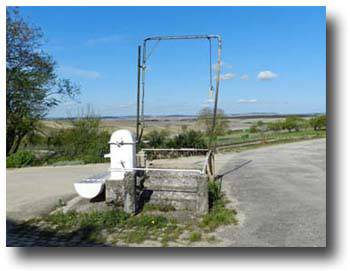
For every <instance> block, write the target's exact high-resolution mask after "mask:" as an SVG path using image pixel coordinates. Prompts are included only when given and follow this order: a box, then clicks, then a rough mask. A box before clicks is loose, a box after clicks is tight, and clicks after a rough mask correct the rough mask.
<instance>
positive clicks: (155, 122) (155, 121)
mask: <svg viewBox="0 0 350 271" xmlns="http://www.w3.org/2000/svg"><path fill="white" fill-rule="evenodd" d="M308 118H309V117H305V119H308ZM279 119H284V117H269V118H266V117H257V118H246V117H242V118H236V117H235V118H229V127H230V129H231V130H244V129H248V128H249V127H250V126H251V125H253V124H256V123H257V122H258V121H263V122H273V121H276V120H279ZM42 124H43V129H44V131H52V130H58V129H62V128H70V127H72V124H71V121H70V120H43V121H42ZM135 125H136V124H135V120H133V119H102V120H101V129H103V130H107V131H108V132H113V131H115V130H118V129H128V130H130V131H133V132H135V131H136V128H135ZM183 126H186V127H187V128H189V129H195V130H197V129H199V127H198V125H197V123H196V120H195V119H194V118H185V117H184V118H181V117H157V118H151V119H148V120H146V128H145V131H144V132H145V134H147V133H148V132H150V131H152V130H154V129H156V130H167V131H169V132H170V134H177V133H179V132H180V131H181V130H182V127H183Z"/></svg>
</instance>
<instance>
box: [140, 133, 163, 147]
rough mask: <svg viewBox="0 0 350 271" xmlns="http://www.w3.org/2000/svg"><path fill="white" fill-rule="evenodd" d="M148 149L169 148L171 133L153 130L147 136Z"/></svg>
mask: <svg viewBox="0 0 350 271" xmlns="http://www.w3.org/2000/svg"><path fill="white" fill-rule="evenodd" d="M144 138H145V141H146V142H147V143H146V144H145V146H146V147H151V148H164V147H166V146H167V143H168V141H169V132H168V131H166V130H161V131H158V130H152V131H151V132H149V133H148V134H147V135H145V137H144Z"/></svg>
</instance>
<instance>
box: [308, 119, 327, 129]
mask: <svg viewBox="0 0 350 271" xmlns="http://www.w3.org/2000/svg"><path fill="white" fill-rule="evenodd" d="M309 124H310V126H311V127H312V128H313V129H314V130H315V131H317V130H321V129H322V128H326V126H327V118H326V115H322V116H318V117H314V118H311V119H310V120H309Z"/></svg>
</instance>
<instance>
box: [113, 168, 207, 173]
mask: <svg viewBox="0 0 350 271" xmlns="http://www.w3.org/2000/svg"><path fill="white" fill-rule="evenodd" d="M134 170H141V171H168V172H193V173H200V174H202V173H203V172H202V171H201V170H199V169H175V168H146V167H145V168H143V167H134V168H110V169H109V171H111V172H113V171H116V172H125V171H134Z"/></svg>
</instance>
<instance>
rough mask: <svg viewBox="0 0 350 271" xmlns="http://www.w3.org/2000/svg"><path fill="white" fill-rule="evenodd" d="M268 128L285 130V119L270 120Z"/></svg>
mask: <svg viewBox="0 0 350 271" xmlns="http://www.w3.org/2000/svg"><path fill="white" fill-rule="evenodd" d="M267 128H268V129H269V130H271V131H280V130H283V128H284V123H283V121H280V120H279V121H274V122H269V123H268V124H267Z"/></svg>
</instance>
